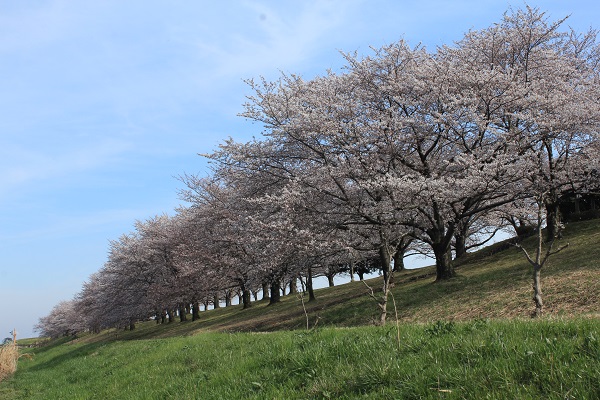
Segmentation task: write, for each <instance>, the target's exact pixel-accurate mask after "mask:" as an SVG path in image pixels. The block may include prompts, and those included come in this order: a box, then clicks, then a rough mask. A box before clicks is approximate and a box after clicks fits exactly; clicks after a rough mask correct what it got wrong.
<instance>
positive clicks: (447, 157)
mask: <svg viewBox="0 0 600 400" xmlns="http://www.w3.org/2000/svg"><path fill="white" fill-rule="evenodd" d="M564 21H565V19H562V20H559V21H550V20H549V19H548V18H547V17H546V15H545V13H544V12H542V11H540V10H539V9H536V8H530V7H526V8H525V9H520V10H516V11H513V10H509V12H507V13H506V14H505V15H504V17H503V19H502V20H501V21H500V22H499V23H497V24H494V25H492V26H490V27H488V28H486V29H482V30H474V31H469V32H468V33H466V34H465V35H464V37H463V38H462V39H461V40H460V41H458V42H456V43H455V44H453V45H446V46H442V47H439V48H437V49H435V51H433V52H432V51H428V50H427V49H425V48H424V47H421V46H415V47H411V46H409V45H408V43H406V42H404V41H400V42H397V43H393V44H390V45H387V46H384V47H381V48H379V49H374V50H373V53H372V54H371V55H369V56H366V57H359V56H358V55H357V54H354V53H351V54H344V57H345V60H346V65H345V67H344V69H343V70H342V71H341V72H339V73H334V72H327V73H326V74H325V75H323V76H318V77H315V78H312V79H309V80H305V79H303V78H302V77H300V76H296V75H289V74H282V75H281V77H280V78H279V79H278V80H276V81H267V80H264V79H259V80H249V81H248V85H249V87H250V88H251V90H252V93H253V94H252V96H250V97H249V98H248V102H247V103H246V104H245V111H244V112H243V113H242V116H243V117H245V118H247V119H249V120H251V121H255V122H258V123H260V124H261V125H262V126H263V127H264V130H263V132H262V136H261V137H260V138H259V139H254V140H252V141H250V142H246V143H240V142H236V141H233V140H227V141H225V142H224V143H223V144H222V145H220V146H219V148H218V149H217V150H216V151H214V152H213V153H211V154H207V155H205V156H206V157H208V159H209V160H210V161H211V173H210V174H209V175H208V176H205V177H199V176H196V175H188V174H186V175H183V176H182V177H181V180H182V181H183V182H184V183H185V187H186V189H185V190H183V191H181V193H180V195H181V198H182V199H183V200H185V201H186V202H187V203H188V204H189V206H187V207H182V208H180V209H178V210H177V211H176V214H175V215H174V216H168V215H159V216H156V217H153V218H149V219H148V220H146V221H138V222H136V223H135V229H134V231H133V232H131V233H127V234H124V235H123V236H121V237H120V238H119V239H117V240H114V241H112V242H111V243H110V249H109V254H108V259H107V261H106V263H105V265H104V266H103V267H102V268H101V269H100V270H99V271H98V272H97V273H95V274H94V275H92V276H91V277H90V278H89V280H88V281H87V282H85V283H84V284H83V287H82V289H81V291H80V293H79V294H77V295H76V296H75V298H74V299H72V300H70V301H66V302H63V303H60V304H58V305H57V306H56V307H55V308H54V309H53V310H52V312H51V313H50V314H49V315H48V316H46V317H44V318H42V319H41V320H40V323H39V325H38V329H39V331H40V332H41V334H42V335H47V336H56V335H62V334H69V333H73V332H78V331H83V330H89V331H99V330H100V329H103V328H108V327H130V328H131V329H133V328H134V325H135V323H136V322H137V321H140V320H145V319H148V318H155V319H156V321H157V323H166V322H171V321H173V319H174V318H176V317H177V318H179V319H180V320H181V321H185V320H186V319H187V318H188V316H189V315H191V319H197V318H199V313H200V310H201V306H202V309H207V308H208V307H209V305H211V304H212V305H213V306H214V307H219V306H220V305H221V302H224V303H225V305H230V304H231V299H232V298H233V297H234V296H238V297H239V302H240V303H241V304H243V308H248V307H250V306H251V305H252V302H253V301H255V300H256V299H257V294H258V293H262V296H263V297H265V298H269V301H270V303H276V302H277V301H279V299H280V296H281V295H282V289H283V288H285V287H287V288H288V293H290V292H291V293H293V292H295V291H297V290H299V289H300V290H303V291H305V292H307V293H308V295H309V297H310V298H311V299H314V292H313V290H312V280H313V278H314V277H315V276H318V275H321V276H327V277H329V279H330V282H332V279H333V276H334V275H335V274H338V273H341V272H345V273H350V274H351V276H352V277H354V275H356V274H358V275H359V276H361V277H362V274H364V273H367V272H371V271H374V270H378V271H380V273H381V275H382V276H383V287H382V291H381V298H380V301H379V305H380V307H381V319H380V322H381V323H385V320H386V314H387V297H388V296H387V295H388V293H389V290H390V288H391V286H392V285H393V276H394V272H396V271H397V270H400V269H402V268H403V265H404V258H405V257H406V255H407V254H414V253H420V254H428V255H430V256H431V257H433V258H434V259H435V267H436V280H438V281H441V280H447V279H451V278H452V277H454V276H455V269H454V268H455V265H456V263H455V260H456V259H460V257H462V256H464V254H465V253H466V252H468V251H469V250H470V249H471V248H474V247H477V246H480V245H482V244H484V243H485V242H486V241H487V240H489V238H490V237H491V236H492V235H493V234H494V233H496V232H497V231H498V230H499V229H512V230H514V232H515V233H516V235H517V236H519V235H525V234H537V235H538V236H539V240H540V246H541V244H542V242H544V243H545V245H546V246H548V248H549V249H551V244H552V242H553V241H554V239H555V238H557V237H559V236H560V230H561V226H562V223H563V221H562V220H561V207H562V208H563V213H564V210H565V207H566V206H565V204H567V203H568V204H570V206H572V207H579V208H580V209H579V213H581V207H583V206H585V207H587V208H586V210H588V209H589V210H597V209H598V205H599V204H600V201H598V193H599V189H600V183H599V181H600V179H599V178H598V174H599V171H600V165H599V164H600V156H599V154H600V138H599V134H598V127H599V126H600V125H599V122H600V74H599V72H600V47H599V46H598V43H597V40H596V31H594V30H590V31H589V32H586V33H578V32H574V31H572V30H561V29H562V27H563V25H564ZM594 202H596V203H594ZM585 207H584V208H585ZM589 210H588V211H589ZM570 214H574V212H571V213H570ZM542 225H543V226H544V227H545V229H546V230H545V234H544V235H545V236H544V237H542V233H541V232H542V231H541V228H542ZM540 249H541V247H540ZM551 253H552V250H548V251H547V254H548V255H549V254H551ZM544 254H546V253H544ZM541 256H543V254H542V255H541ZM527 257H528V258H529V255H528V256H527ZM534 258H535V257H531V259H532V260H533V259H534ZM542 258H543V257H542ZM542 258H539V260H538V261H540V260H542ZM533 261H535V260H533ZM538 264H539V263H538ZM541 264H542V265H543V262H541ZM534 267H535V265H534ZM539 267H540V268H541V265H539ZM538 278H539V276H538ZM538 283H539V282H538ZM298 284H300V286H301V287H300V288H299V286H298ZM537 295H539V297H540V302H539V303H538V302H537V300H536V311H539V313H541V312H542V303H541V293H537V294H536V296H537Z"/></svg>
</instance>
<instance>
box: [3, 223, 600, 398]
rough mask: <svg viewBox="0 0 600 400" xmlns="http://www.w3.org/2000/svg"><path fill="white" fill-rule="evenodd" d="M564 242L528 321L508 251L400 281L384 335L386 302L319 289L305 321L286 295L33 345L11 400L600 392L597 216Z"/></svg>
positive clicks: (362, 288)
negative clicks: (451, 271) (539, 311)
mask: <svg viewBox="0 0 600 400" xmlns="http://www.w3.org/2000/svg"><path fill="white" fill-rule="evenodd" d="M563 241H565V242H566V241H568V242H569V243H570V246H569V247H568V248H567V249H566V250H564V251H563V252H561V253H559V254H558V255H556V256H554V258H553V259H552V261H551V263H550V264H549V265H548V266H547V267H546V268H545V270H544V271H543V283H544V294H545V300H546V305H547V309H546V311H547V314H546V316H545V317H543V318H541V319H537V320H532V319H529V318H527V316H528V315H529V313H530V312H531V310H532V309H533V304H532V301H531V282H530V281H531V269H530V267H529V266H528V265H527V264H526V263H525V259H524V257H523V255H522V254H520V253H519V251H517V249H515V248H512V247H509V246H506V244H503V243H498V244H496V245H494V246H491V247H488V248H486V249H483V250H481V251H479V252H477V253H473V254H470V255H469V256H468V258H467V259H466V260H465V261H464V262H463V263H462V264H461V265H460V266H459V267H458V269H457V270H458V277H457V278H456V279H453V280H451V281H448V282H442V283H434V282H433V279H434V278H433V276H434V274H433V271H432V269H431V268H424V269H419V270H413V271H406V272H403V273H402V274H400V275H399V276H398V279H397V284H396V287H395V289H394V292H393V298H394V300H395V304H396V310H397V314H398V322H399V323H398V324H396V323H395V321H396V318H395V313H394V311H393V303H394V302H391V303H390V304H391V306H390V307H391V308H392V312H391V313H390V318H389V321H390V323H388V325H387V326H385V327H377V326H364V325H371V324H372V321H373V320H376V319H377V312H378V311H377V306H376V304H375V303H374V301H373V299H372V298H371V297H369V295H368V292H369V290H368V289H367V286H366V285H365V284H364V283H362V282H354V283H349V284H345V285H340V286H338V287H334V288H327V289H321V290H318V291H317V293H316V294H317V300H316V301H315V302H312V303H306V304H305V307H306V313H305V312H304V308H303V302H302V298H300V297H299V296H286V297H284V298H283V299H282V302H281V303H280V304H277V305H273V306H268V305H267V304H266V303H264V302H258V303H256V304H255V305H254V307H252V308H251V309H248V310H242V309H241V308H240V307H239V306H234V307H228V308H222V309H218V310H213V311H207V312H204V313H202V318H201V320H200V321H195V322H184V323H179V322H174V323H172V324H165V325H156V323H155V322H153V321H147V322H144V323H140V324H138V327H137V328H136V329H135V330H133V331H122V330H109V331H106V332H103V333H101V334H98V335H89V334H86V335H81V336H79V337H77V338H74V337H69V338H62V339H59V340H56V341H52V342H46V343H43V345H42V346H41V347H37V346H36V345H35V344H36V341H37V342H39V340H35V339H30V340H24V341H21V342H20V344H21V345H22V346H25V345H29V346H31V347H27V348H25V347H23V348H22V349H21V350H22V352H24V353H26V357H22V358H21V360H20V361H19V369H18V370H17V373H16V374H15V375H14V376H13V377H12V378H10V379H8V380H6V381H4V382H0V398H2V399H48V398H63V399H82V398H86V399H88V398H89V399H94V398H98V399H123V398H128V399H129V398H132V399H164V398H177V399H198V398H202V399H223V398H231V399H238V398H239V399H248V398H253V399H265V398H275V399H294V398H297V399H305V398H319V399H329V398H364V397H365V396H366V397H368V398H375V399H389V398H435V399H438V398H482V397H486V398H492V399H502V398H574V399H575V398H597V397H596V396H597V395H598V393H600V386H599V385H600V383H599V382H600V340H599V337H600V318H598V316H599V304H600V303H599V299H600V246H599V244H600V220H595V221H587V222H580V223H576V224H571V225H569V226H568V228H567V230H566V232H565V238H564V240H563ZM532 243H533V242H531V243H528V244H529V245H531V244H532ZM366 283H367V284H368V285H370V286H372V287H377V286H378V284H379V283H380V282H379V279H373V280H370V281H368V282H366ZM306 316H308V326H309V328H310V329H309V330H306V325H307V318H306ZM361 325H362V326H361ZM341 327H353V328H350V329H340V328H341ZM315 328H316V329H315ZM234 332H236V333H234ZM256 332H262V334H257V333H256ZM267 332H270V333H267ZM39 344H40V343H38V345H39Z"/></svg>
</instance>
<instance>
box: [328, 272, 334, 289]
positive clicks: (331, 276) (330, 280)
mask: <svg viewBox="0 0 600 400" xmlns="http://www.w3.org/2000/svg"><path fill="white" fill-rule="evenodd" d="M334 276H335V274H331V273H328V274H327V283H328V284H329V287H334V286H335V282H333V277H334Z"/></svg>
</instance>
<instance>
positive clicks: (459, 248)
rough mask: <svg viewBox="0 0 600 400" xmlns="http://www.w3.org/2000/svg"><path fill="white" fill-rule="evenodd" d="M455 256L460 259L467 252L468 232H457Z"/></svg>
mask: <svg viewBox="0 0 600 400" xmlns="http://www.w3.org/2000/svg"><path fill="white" fill-rule="evenodd" d="M454 251H455V258H456V259H457V260H458V259H460V258H461V257H463V256H464V255H465V254H467V234H466V232H460V231H459V232H457V234H456V235H455V236H454Z"/></svg>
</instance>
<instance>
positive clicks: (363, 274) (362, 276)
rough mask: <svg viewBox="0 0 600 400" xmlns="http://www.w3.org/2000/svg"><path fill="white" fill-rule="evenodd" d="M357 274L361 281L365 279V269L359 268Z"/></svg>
mask: <svg viewBox="0 0 600 400" xmlns="http://www.w3.org/2000/svg"><path fill="white" fill-rule="evenodd" d="M356 275H358V279H359V280H361V281H364V280H365V273H364V271H361V270H358V271H356Z"/></svg>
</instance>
